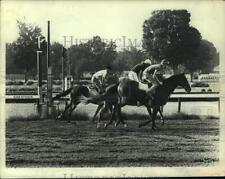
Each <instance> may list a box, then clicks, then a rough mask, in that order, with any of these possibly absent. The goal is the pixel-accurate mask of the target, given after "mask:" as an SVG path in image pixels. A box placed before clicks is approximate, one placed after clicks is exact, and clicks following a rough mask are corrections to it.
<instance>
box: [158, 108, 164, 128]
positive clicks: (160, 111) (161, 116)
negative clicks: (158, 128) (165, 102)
mask: <svg viewBox="0 0 225 179" xmlns="http://www.w3.org/2000/svg"><path fill="white" fill-rule="evenodd" d="M162 111H163V106H162V107H160V108H159V115H160V119H161V120H162V122H163V125H164V123H165V119H164V116H163V113H162Z"/></svg>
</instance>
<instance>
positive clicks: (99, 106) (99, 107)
mask: <svg viewBox="0 0 225 179" xmlns="http://www.w3.org/2000/svg"><path fill="white" fill-rule="evenodd" d="M103 105H104V104H100V105H98V108H97V109H96V111H95V114H94V116H93V118H92V120H91V121H92V122H94V121H95V118H96V116H97V114H98V113H99V111H100V110H101V108H102V106H103Z"/></svg>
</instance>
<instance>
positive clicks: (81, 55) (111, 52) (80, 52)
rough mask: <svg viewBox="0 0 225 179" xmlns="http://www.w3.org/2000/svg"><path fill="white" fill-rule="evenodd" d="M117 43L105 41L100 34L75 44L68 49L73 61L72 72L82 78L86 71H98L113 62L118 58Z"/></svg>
mask: <svg viewBox="0 0 225 179" xmlns="http://www.w3.org/2000/svg"><path fill="white" fill-rule="evenodd" d="M115 49H116V45H115V44H114V43H113V42H109V43H105V42H103V41H102V40H101V38H100V37H99V36H95V37H93V39H91V40H89V41H88V42H87V43H82V44H79V45H73V46H71V47H70V48H69V49H68V51H69V52H68V53H69V59H70V60H69V61H71V65H70V66H71V73H72V75H73V76H74V77H75V78H80V75H81V74H82V72H84V71H92V72H94V71H97V70H100V69H103V68H105V67H106V66H107V65H111V64H113V61H114V59H115V58H116V51H115Z"/></svg>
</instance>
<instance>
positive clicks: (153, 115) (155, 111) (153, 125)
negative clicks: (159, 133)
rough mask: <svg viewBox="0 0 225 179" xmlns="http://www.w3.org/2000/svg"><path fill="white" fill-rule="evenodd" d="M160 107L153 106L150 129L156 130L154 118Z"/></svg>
mask: <svg viewBox="0 0 225 179" xmlns="http://www.w3.org/2000/svg"><path fill="white" fill-rule="evenodd" d="M159 108H160V107H154V108H153V113H152V130H156V124H155V118H156V115H157V113H158V111H159Z"/></svg>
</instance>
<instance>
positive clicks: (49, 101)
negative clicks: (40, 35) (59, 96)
mask: <svg viewBox="0 0 225 179" xmlns="http://www.w3.org/2000/svg"><path fill="white" fill-rule="evenodd" d="M47 35H48V43H47V69H48V71H47V73H48V78H47V104H48V106H52V65H51V58H50V21H48V34H47Z"/></svg>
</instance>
